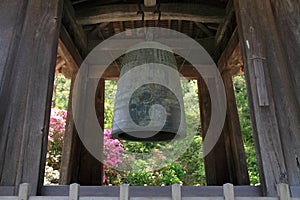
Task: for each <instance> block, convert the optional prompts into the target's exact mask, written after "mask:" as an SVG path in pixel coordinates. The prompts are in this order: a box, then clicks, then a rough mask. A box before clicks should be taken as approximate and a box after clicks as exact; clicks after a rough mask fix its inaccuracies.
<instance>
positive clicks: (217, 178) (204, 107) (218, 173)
mask: <svg viewBox="0 0 300 200" xmlns="http://www.w3.org/2000/svg"><path fill="white" fill-rule="evenodd" d="M208 82H210V81H208ZM198 96H199V103H200V106H199V107H200V118H201V127H202V137H203V138H205V134H206V131H207V129H208V127H209V123H210V118H211V101H210V95H209V91H208V89H207V86H206V85H205V82H204V80H203V79H202V78H199V79H198ZM204 165H205V175H206V184H207V185H223V184H224V183H226V182H230V174H229V170H228V165H227V157H226V149H225V142H224V135H223V133H222V134H221V136H220V138H219V140H218V142H217V143H216V145H215V147H214V148H213V150H212V151H211V152H210V153H209V154H208V155H207V156H206V157H205V158H204Z"/></svg>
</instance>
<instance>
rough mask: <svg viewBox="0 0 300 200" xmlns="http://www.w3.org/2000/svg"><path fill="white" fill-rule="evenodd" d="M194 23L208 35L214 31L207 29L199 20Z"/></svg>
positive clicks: (211, 34)
mask: <svg viewBox="0 0 300 200" xmlns="http://www.w3.org/2000/svg"><path fill="white" fill-rule="evenodd" d="M195 25H196V26H197V27H198V28H200V29H201V30H202V31H203V32H204V33H205V34H206V35H207V36H208V37H210V36H213V35H214V33H213V32H212V31H211V30H209V29H208V28H207V27H206V26H205V25H204V24H202V23H199V22H195Z"/></svg>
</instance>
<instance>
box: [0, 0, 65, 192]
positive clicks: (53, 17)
mask: <svg viewBox="0 0 300 200" xmlns="http://www.w3.org/2000/svg"><path fill="white" fill-rule="evenodd" d="M0 9H1V11H0V13H1V15H2V14H4V15H7V16H3V17H1V18H0V25H1V27H2V24H5V26H4V27H5V28H4V29H3V28H1V31H0V38H1V47H2V43H5V44H6V45H4V46H5V47H6V48H7V50H5V51H2V49H1V51H0V65H1V66H0V73H1V74H0V77H1V83H0V104H1V110H0V121H1V124H0V132H1V134H0V147H1V149H0V160H1V162H0V185H14V186H15V187H16V190H15V194H17V191H18V187H19V185H20V183H23V182H27V183H30V185H31V191H30V192H31V194H32V195H35V194H37V192H38V188H39V186H41V185H42V183H43V176H44V166H45V159H46V149H47V134H48V128H49V117H50V106H51V96H52V89H53V78H54V71H55V60H56V53H57V44H58V36H59V30H60V29H59V28H60V21H61V13H62V1H61V0H44V1H39V0H28V1H21V0H20V1H19V0H16V1H4V2H2V3H1V8H0ZM6 28H8V29H7V30H6ZM7 31H8V32H7ZM2 38H4V40H3V41H2Z"/></svg>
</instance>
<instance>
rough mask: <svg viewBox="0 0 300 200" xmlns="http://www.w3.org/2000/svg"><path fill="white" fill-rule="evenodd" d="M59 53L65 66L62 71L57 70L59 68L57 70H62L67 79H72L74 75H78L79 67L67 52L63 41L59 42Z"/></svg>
mask: <svg viewBox="0 0 300 200" xmlns="http://www.w3.org/2000/svg"><path fill="white" fill-rule="evenodd" d="M57 53H58V55H59V56H61V58H62V59H63V60H64V61H65V64H64V65H63V66H62V67H61V69H57V67H56V69H57V70H60V71H61V73H62V74H63V75H64V76H65V77H66V78H69V79H70V78H72V77H73V75H74V74H76V73H77V71H78V69H79V67H78V65H77V64H76V62H75V60H74V59H73V57H72V56H71V54H70V52H69V51H68V50H67V48H66V46H65V45H64V44H63V42H62V41H61V39H59V42H58V50H57Z"/></svg>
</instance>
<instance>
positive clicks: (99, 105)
mask: <svg viewBox="0 0 300 200" xmlns="http://www.w3.org/2000/svg"><path fill="white" fill-rule="evenodd" d="M91 84H95V85H98V87H97V91H96V94H95V109H96V114H97V117H98V122H99V124H100V126H101V127H102V128H104V94H105V91H104V88H105V81H104V79H100V81H99V83H97V82H96V79H93V80H92V81H91ZM99 132H100V130H99ZM102 145H103V143H102ZM81 146H82V147H81V152H80V163H79V173H78V182H79V183H80V184H81V185H101V184H102V176H103V165H102V163H101V162H100V161H98V160H97V159H96V158H94V157H93V156H92V155H91V154H90V153H89V152H88V151H87V149H86V148H85V147H84V146H83V144H82V143H81ZM99 154H101V152H99Z"/></svg>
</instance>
